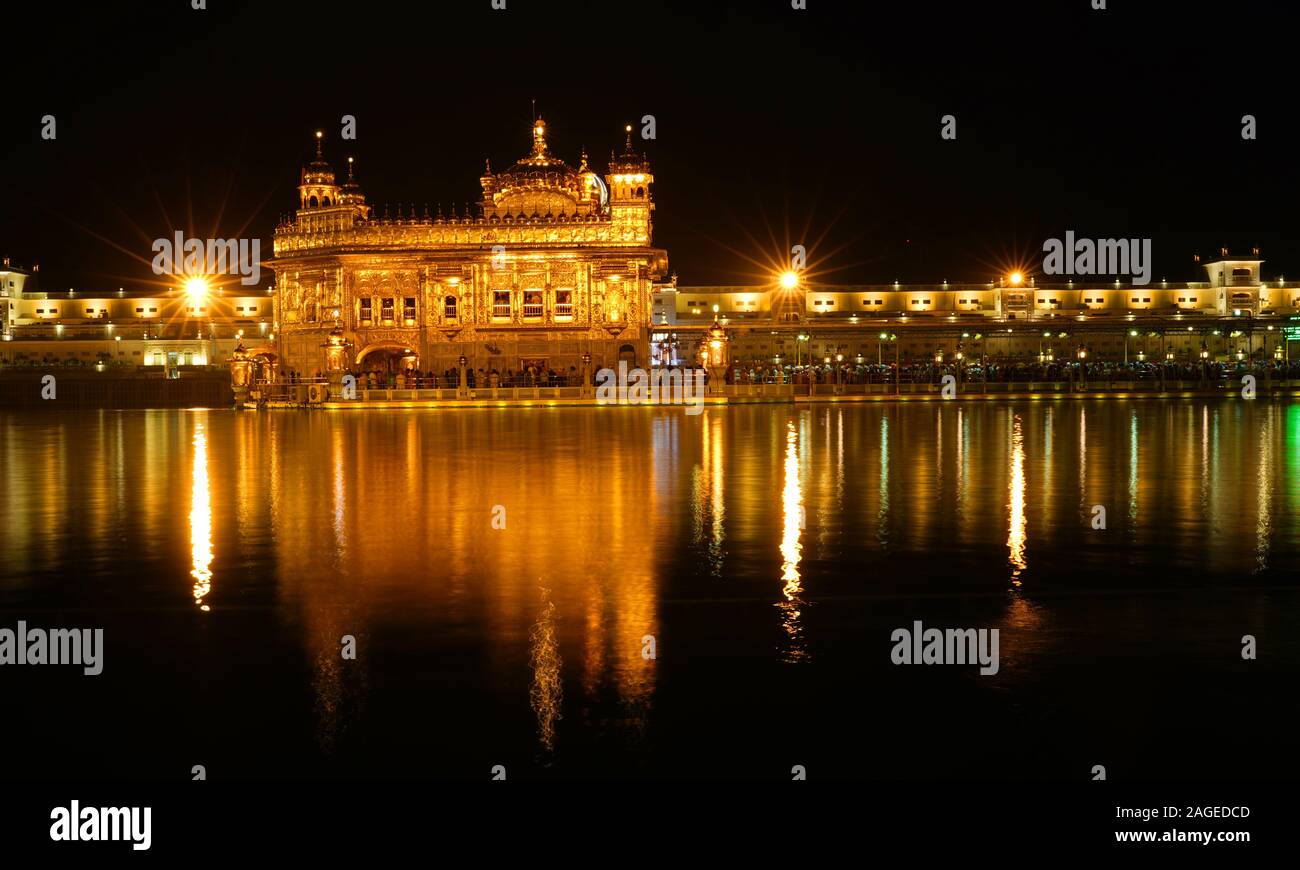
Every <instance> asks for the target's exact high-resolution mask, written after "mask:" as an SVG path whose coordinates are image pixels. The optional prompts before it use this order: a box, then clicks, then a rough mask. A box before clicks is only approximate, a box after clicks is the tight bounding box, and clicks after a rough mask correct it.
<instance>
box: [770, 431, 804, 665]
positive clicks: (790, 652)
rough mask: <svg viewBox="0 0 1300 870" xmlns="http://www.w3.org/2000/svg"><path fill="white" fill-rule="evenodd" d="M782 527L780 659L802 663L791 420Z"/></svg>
mask: <svg viewBox="0 0 1300 870" xmlns="http://www.w3.org/2000/svg"><path fill="white" fill-rule="evenodd" d="M781 506H782V513H783V518H784V524H783V527H782V534H781V580H782V581H783V582H784V583H785V586H784V588H783V589H782V590H781V592H782V593H783V594H784V595H785V600H784V601H781V602H779V603H778V604H777V607H779V608H781V611H782V618H781V624H782V627H783V628H785V633H786V639H787V641H788V645H787V648H786V651H785V654H784V656H783V659H784V661H786V662H801V661H806V660H807V658H808V652H807V650H806V649H805V647H804V637H803V625H802V623H801V622H800V616H801V613H802V611H801V608H802V607H803V606H804V602H803V599H801V598H800V597H799V593H801V592H803V585H802V584H801V583H800V580H799V559H800V555H801V553H802V551H803V545H802V544H800V543H799V535H800V532H801V531H802V529H803V525H804V505H803V488H802V487H801V486H800V484H799V435H798V433H797V432H796V431H795V428H794V421H793V420H791V421H788V422H787V423H786V424H785V488H784V490H783V491H782V499H781Z"/></svg>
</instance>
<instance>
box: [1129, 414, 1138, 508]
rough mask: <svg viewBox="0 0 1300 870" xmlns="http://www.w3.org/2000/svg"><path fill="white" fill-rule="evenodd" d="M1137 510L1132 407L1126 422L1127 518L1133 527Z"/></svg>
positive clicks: (1135, 431) (1135, 425) (1135, 419)
mask: <svg viewBox="0 0 1300 870" xmlns="http://www.w3.org/2000/svg"><path fill="white" fill-rule="evenodd" d="M1137 512H1138V416H1137V410H1136V409H1134V410H1133V411H1132V412H1131V414H1130V416H1129V422H1128V518H1129V528H1130V529H1132V528H1133V527H1134V523H1135V522H1136V520H1137Z"/></svg>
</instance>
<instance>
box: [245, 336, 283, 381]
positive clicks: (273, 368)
mask: <svg viewBox="0 0 1300 870" xmlns="http://www.w3.org/2000/svg"><path fill="white" fill-rule="evenodd" d="M248 358H249V359H250V360H252V362H253V372H252V382H253V383H255V384H257V383H264V382H268V381H278V380H279V379H280V353H279V351H277V350H276V349H275V347H274V346H272V345H269V344H268V345H262V346H261V347H252V348H249V349H248Z"/></svg>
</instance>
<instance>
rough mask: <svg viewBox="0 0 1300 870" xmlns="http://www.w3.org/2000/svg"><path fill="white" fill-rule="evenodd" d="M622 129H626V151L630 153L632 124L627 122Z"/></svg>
mask: <svg viewBox="0 0 1300 870" xmlns="http://www.w3.org/2000/svg"><path fill="white" fill-rule="evenodd" d="M623 129H624V130H626V131H627V145H626V147H627V153H628V154H631V153H632V125H631V124H628V125H627V126H626V127H624V128H623Z"/></svg>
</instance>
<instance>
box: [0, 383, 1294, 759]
mask: <svg viewBox="0 0 1300 870" xmlns="http://www.w3.org/2000/svg"><path fill="white" fill-rule="evenodd" d="M0 456H2V457H3V473H2V474H0V483H3V486H4V490H3V495H0V608H2V610H0V627H11V628H12V627H14V625H15V624H16V622H17V620H19V619H25V620H27V622H28V623H29V624H32V625H44V626H50V627H54V626H58V627H72V626H83V627H103V628H105V630H106V645H107V651H106V664H105V669H104V674H103V675H102V676H99V677H94V678H91V677H85V676H82V675H81V674H80V671H79V670H78V669H72V668H51V667H44V668H40V667H26V668H19V667H4V668H3V669H0V687H2V688H3V690H4V693H5V698H6V712H5V714H4V716H3V717H0V736H2V737H3V738H4V739H5V745H6V746H8V747H11V748H19V749H20V751H16V752H15V753H14V758H13V759H12V760H11V761H10V762H9V763H8V764H7V765H6V769H5V771H4V773H0V777H2V778H24V777H37V776H39V777H75V776H95V777H132V778H145V777H166V778H179V779H184V778H188V777H189V771H190V768H191V766H192V765H194V764H204V765H205V766H206V767H207V770H208V776H209V777H210V778H214V779H215V778H244V777H257V778H281V777H317V776H321V777H326V776H330V777H332V776H348V777H351V776H380V777H468V778H476V779H482V778H487V777H488V776H490V770H491V768H492V767H493V765H497V764H501V765H504V766H505V767H506V769H507V771H508V776H509V777H510V778H512V779H513V778H527V777H563V776H584V777H603V776H638V777H660V776H662V777H669V776H693V777H715V776H717V777H723V776H725V777H734V776H740V777H756V778H788V777H789V776H790V769H791V767H792V766H793V765H796V764H802V765H804V766H805V767H806V768H807V769H808V771H809V775H810V776H811V777H814V778H821V777H849V776H865V777H873V778H884V779H890V778H974V777H980V778H997V779H1022V778H1024V779H1036V778H1072V779H1087V778H1088V777H1089V775H1090V773H1089V771H1090V770H1091V767H1092V765H1094V764H1105V765H1106V766H1107V769H1108V774H1109V776H1110V778H1112V779H1119V778H1126V779H1141V778H1152V777H1177V778H1188V779H1193V778H1204V777H1207V776H1209V777H1282V776H1287V777H1294V776H1296V775H1297V774H1298V773H1300V761H1298V760H1297V758H1296V753H1295V751H1294V750H1293V749H1291V748H1290V746H1291V741H1290V734H1289V729H1288V728H1287V725H1288V723H1289V722H1291V721H1294V719H1295V716H1296V714H1297V712H1300V711H1298V710H1297V707H1298V706H1300V704H1298V703H1297V702H1296V701H1295V700H1294V698H1295V693H1293V692H1291V691H1290V686H1292V685H1294V680H1295V677H1296V675H1297V672H1298V671H1300V645H1298V644H1297V642H1296V640H1295V639H1294V638H1295V631H1294V626H1295V625H1297V623H1298V622H1300V600H1298V598H1297V596H1296V594H1295V591H1294V583H1295V577H1296V568H1297V567H1300V475H1298V474H1297V464H1298V463H1300V404H1289V403H1284V402H1277V403H1270V402H1268V401H1263V400H1261V401H1258V402H1243V401H1231V400H1217V399H1216V400H1209V401H1191V400H1185V401H1172V400H1170V401H1155V400H1140V401H1134V402H1126V401H1044V402H1028V401H1026V402H1020V403H1016V402H987V403H986V402H980V403H968V404H946V405H937V404H919V403H915V404H901V405H887V404H871V405H859V406H813V407H811V408H809V407H804V406H784V405H768V406H741V407H732V408H711V409H709V410H707V411H706V412H705V413H703V414H701V415H699V416H688V415H686V414H684V413H683V412H682V411H681V409H680V408H678V409H665V410H648V409H641V408H618V409H615V408H581V409H554V410H541V409H528V410H487V409H478V410H461V411H389V412H376V413H329V412H280V413H275V412H271V413H266V412H263V413H251V412H244V413H237V412H233V411H232V412H226V411H188V412H186V411H126V412H107V411H106V412H90V413H80V414H72V413H63V414H60V413H49V414H41V413H23V414H21V415H20V414H4V415H0ZM1095 506H1100V507H1101V508H1102V509H1104V511H1105V528H1104V529H1096V528H1094V527H1093V526H1094V524H1095V518H1096V517H1098V516H1099V514H1098V513H1097V509H1096V507H1095ZM502 526H504V527H503V528H502ZM917 619H919V620H922V621H923V622H924V624H925V625H926V626H927V627H929V626H934V627H941V628H943V627H987V628H998V629H999V630H1000V633H1001V668H1000V670H999V673H998V674H997V675H996V676H983V677H982V676H979V675H978V673H977V672H976V670H975V669H974V668H961V667H923V666H913V667H908V666H895V665H893V664H892V663H891V661H890V655H889V653H890V648H891V642H890V633H891V631H892V630H893V629H894V628H897V627H900V626H911V625H912V623H913V621H914V620H917ZM1245 634H1252V635H1254V636H1255V637H1256V638H1257V642H1258V645H1259V650H1260V654H1259V658H1258V659H1257V660H1256V661H1243V660H1242V658H1241V655H1240V649H1241V638H1242V636H1243V635H1245ZM344 635H351V636H352V637H354V638H355V640H356V649H357V658H356V660H355V661H350V660H345V659H343V658H342V656H341V655H340V650H341V638H343V636H344ZM649 638H653V645H654V656H653V657H647V653H648V651H649V644H650V643H651V641H650V640H649ZM1247 735H1248V737H1247Z"/></svg>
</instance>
